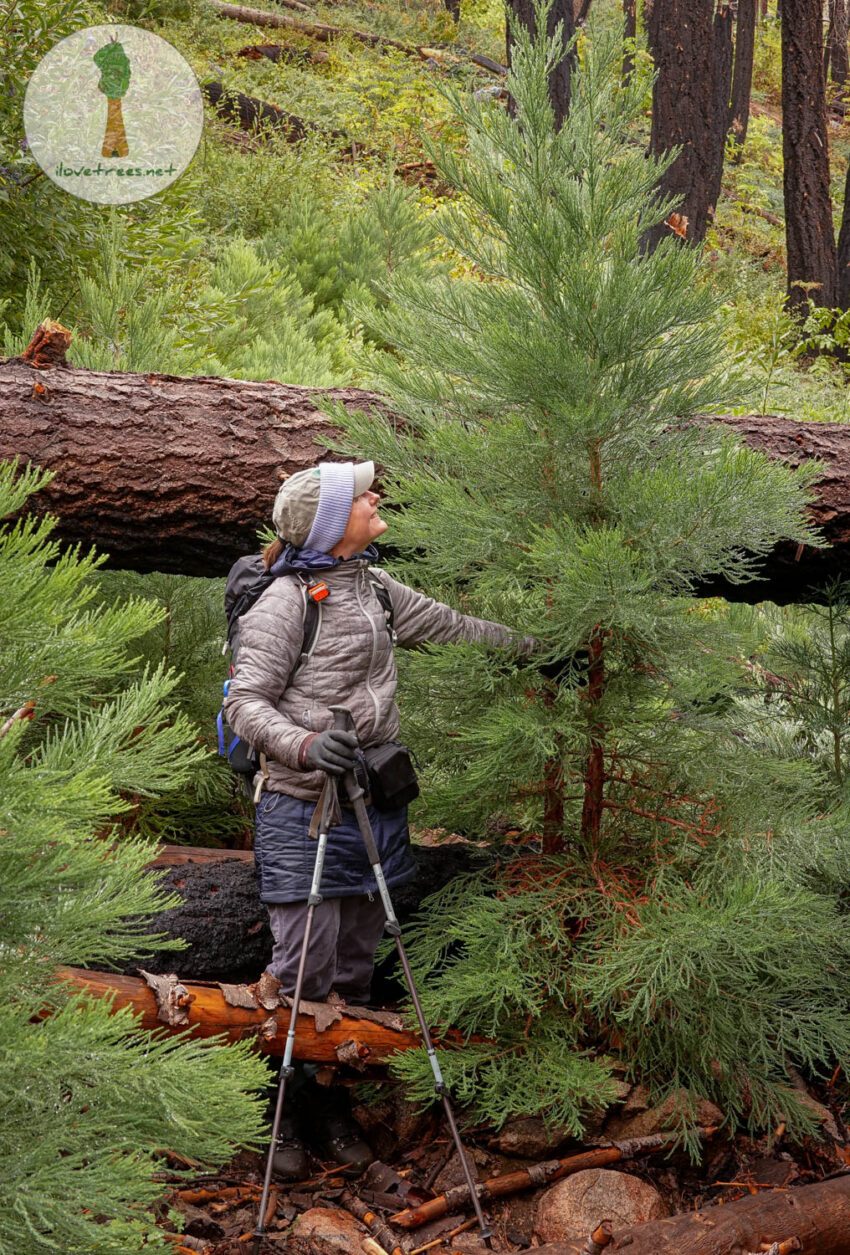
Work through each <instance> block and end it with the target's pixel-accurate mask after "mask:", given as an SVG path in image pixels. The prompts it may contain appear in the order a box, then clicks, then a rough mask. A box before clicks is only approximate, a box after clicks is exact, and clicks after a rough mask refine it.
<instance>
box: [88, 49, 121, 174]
mask: <svg viewBox="0 0 850 1255" xmlns="http://www.w3.org/2000/svg"><path fill="white" fill-rule="evenodd" d="M93 60H94V63H95V65H96V66H97V68H98V69H99V70H100V82H99V83H98V85H97V86H98V91H102V92H103V94H104V96H105V97H106V106H107V109H106V134H105V135H104V137H103V148H102V149H101V154H102V156H104V157H126V156H127V154H128V153H129V151H130V145H129V144H128V143H127V133H126V131H125V130H124V118H123V115H122V113H121V97H122V96H123V95H124V94H125V92H126V91H127V88H128V87H129V86H130V62H129V59H128V57H127V54H126V52H125V51H124V49H123V48H122V46H121V44H119V42H118V40H117V39H115V40H113V41H112V42H111V43H108V44H105V45H104V46H103V47H102V48H101V49H100V51H99V52H96V53H95V54H94V58H93Z"/></svg>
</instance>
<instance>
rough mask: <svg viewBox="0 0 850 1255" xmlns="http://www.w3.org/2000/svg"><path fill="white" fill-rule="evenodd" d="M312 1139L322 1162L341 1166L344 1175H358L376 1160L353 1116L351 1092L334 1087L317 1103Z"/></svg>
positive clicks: (311, 1130) (312, 1126)
mask: <svg viewBox="0 0 850 1255" xmlns="http://www.w3.org/2000/svg"><path fill="white" fill-rule="evenodd" d="M310 1133H311V1140H312V1142H313V1145H314V1148H315V1151H316V1154H317V1155H318V1156H319V1158H320V1159H322V1160H324V1161H325V1162H327V1161H328V1160H330V1161H331V1162H332V1163H335V1164H338V1165H339V1168H340V1169H341V1171H342V1174H343V1175H344V1176H350V1177H356V1176H359V1175H360V1173H361V1172H363V1171H364V1169H365V1168H368V1166H369V1164H370V1163H372V1162H373V1161H374V1158H375V1156H374V1155H373V1154H372V1148H371V1146H370V1145H369V1143H368V1142H367V1141H366V1139H365V1138H364V1136H363V1133H362V1132H361V1130H360V1129H359V1128H358V1126H357V1124H356V1123H355V1121H354V1118H353V1116H352V1115H351V1109H350V1103H349V1098H348V1093H347V1091H346V1090H344V1089H342V1088H341V1087H340V1086H334V1087H333V1088H332V1089H330V1090H328V1091H327V1092H326V1094H323V1095H322V1097H321V1100H320V1101H319V1102H318V1103H317V1104H316V1111H315V1114H314V1116H313V1119H312V1121H311V1126H310Z"/></svg>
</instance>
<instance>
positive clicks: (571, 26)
mask: <svg viewBox="0 0 850 1255" xmlns="http://www.w3.org/2000/svg"><path fill="white" fill-rule="evenodd" d="M508 11H509V13H510V14H513V18H514V21H517V22H522V24H523V26H525V27H527V29H528V30H530V31H531V32H532V33H535V32H536V29H537V16H536V13H535V9H534V4H533V0H508ZM559 23H560V24H561V25H562V26H563V41H564V46H565V47H566V46H567V44H569V42H570V40H571V39H572V37H573V36H574V35H575V31H576V20H575V11H574V9H573V0H554V3H553V5H552V8H551V9H550V10H549V16H548V18H547V22H546V30H547V33H548V34H549V35H554V33H555V28H556V27H557V26H558V25H559ZM505 33H506V36H507V60H508V65H509V66H510V64H511V56H512V50H513V42H514V41H513V35H512V33H511V27H510V23H509V22H508V23H507V24H506V31H505ZM573 55H574V54H573V52H570V53H568V54H567V55H566V56H565V57H563V59H562V60H561V61H559V62H558V64H557V65H556V66H555V68H554V69H553V70H552V72H551V74H550V75H549V100H550V102H551V104H552V110H553V112H554V114H555V126H556V127H557V128H560V127H561V126H562V125H563V122H564V119H565V118H566V116H567V114H568V113H569V111H570V77H571V73H572V62H573Z"/></svg>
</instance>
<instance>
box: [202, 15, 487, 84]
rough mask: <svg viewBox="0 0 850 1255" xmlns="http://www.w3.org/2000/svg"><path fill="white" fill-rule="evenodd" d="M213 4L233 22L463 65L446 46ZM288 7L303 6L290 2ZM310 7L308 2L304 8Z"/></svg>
mask: <svg viewBox="0 0 850 1255" xmlns="http://www.w3.org/2000/svg"><path fill="white" fill-rule="evenodd" d="M209 2H210V5H211V7H212V8H213V9H214V10H215V11H216V12H217V13H218V14H219V16H220V17H225V18H230V20H231V21H234V22H246V23H248V24H250V25H251V26H269V27H273V28H275V29H278V30H293V31H298V33H299V34H301V35H307V36H308V37H309V38H310V39H318V40H319V41H320V42H322V43H330V42H331V41H332V40H334V39H353V40H355V41H356V42H357V43H361V44H366V45H367V46H368V47H370V48H394V49H395V51H396V52H401V53H404V55H405V56H406V57H415V58H418V60H420V61H425V62H434V63H436V64H437V65H443V64H445V65H460V64H462V63H463V61H464V58H463V57H458V56H455V55H453V54H452V53H449V52H446V51H445V49H443V48H430V47H428V46H427V45H425V44H405V43H402V42H401V41H400V40H398V39H391V38H390V36H389V35H378V34H376V33H375V32H374V31H362V30H356V29H355V28H354V27H351V26H326V25H325V24H324V23H322V22H305V21H303V20H302V19H301V18H296V17H290V16H289V15H288V14H286V13H268V12H267V11H266V10H264V9H251V8H246V7H245V6H244V5H241V4H225V3H223V0H209ZM289 7H291V8H295V7H299V8H300V7H301V6H300V5H299V6H295V5H290V6H289ZM306 7H307V6H306V5H305V6H304V8H306ZM466 60H468V61H470V62H472V64H473V65H475V66H477V67H478V68H480V69H484V70H487V71H488V72H490V73H496V74H507V72H508V71H507V69H506V67H505V66H503V65H500V64H499V62H498V61H491V60H490V58H489V57H484V56H482V55H481V54H479V53H473V54H472V55H471V56H470V57H467V58H466Z"/></svg>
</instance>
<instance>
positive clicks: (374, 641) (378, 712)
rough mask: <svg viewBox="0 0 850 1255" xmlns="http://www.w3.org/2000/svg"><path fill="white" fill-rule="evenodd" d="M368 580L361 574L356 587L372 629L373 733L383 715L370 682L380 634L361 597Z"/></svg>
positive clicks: (369, 678) (364, 573)
mask: <svg viewBox="0 0 850 1255" xmlns="http://www.w3.org/2000/svg"><path fill="white" fill-rule="evenodd" d="M366 579H367V576H366V572H365V571H363V572H361V578H360V579H359V580H357V582H356V584H355V587H356V589H357V600H358V601H359V602H360V609H361V610H362V611H363V613H364V614H365V616H366V618H367V619H368V620H369V627H370V628H371V629H372V659H371V662H370V663H369V673H368V675H367V676H366V688H367V689H368V691H369V696H370V697H371V698H372V705H373V706H374V707H375V722H374V724H373V725H372V731H373V732H375V731H376V729H377V727H378V720H379V718H380V715H381V710H380V707H379V705H378V699H377V697H376V696H375V690H374V689H373V688H372V685H371V682H370V680H371V675H372V672H373V670H374V667H375V656H376V654H377V652H378V634H377V632H376V631H375V622H374V620H373V618H372V616H371V615H370V614H369V611H368V610H367V609H366V606H365V603H364V601H363V598H362V597H361V595H360V590H361V588H362V587H364V586H365V584H366Z"/></svg>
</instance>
